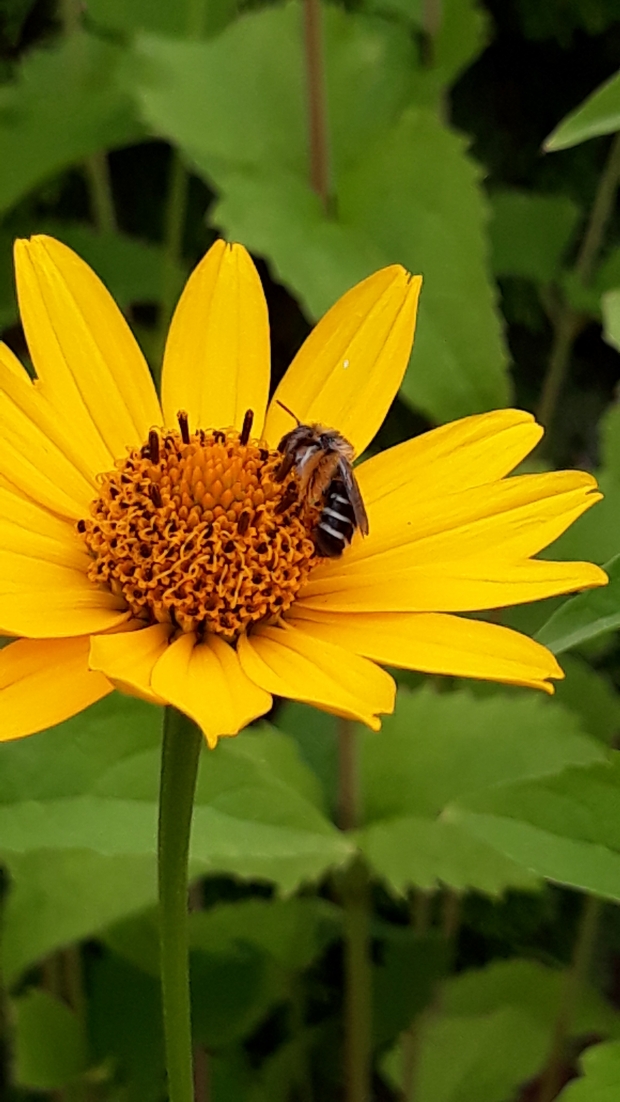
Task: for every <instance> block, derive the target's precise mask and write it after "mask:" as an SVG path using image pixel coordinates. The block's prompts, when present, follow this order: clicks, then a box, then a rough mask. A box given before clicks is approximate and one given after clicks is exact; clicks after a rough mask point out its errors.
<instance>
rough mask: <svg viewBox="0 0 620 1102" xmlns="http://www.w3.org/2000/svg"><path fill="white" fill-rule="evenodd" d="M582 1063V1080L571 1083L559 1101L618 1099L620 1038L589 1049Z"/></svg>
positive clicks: (609, 1101) (579, 1101) (593, 1101)
mask: <svg viewBox="0 0 620 1102" xmlns="http://www.w3.org/2000/svg"><path fill="white" fill-rule="evenodd" d="M579 1063H580V1064H581V1070H582V1073H583V1079H575V1080H574V1081H573V1082H572V1083H569V1084H568V1086H567V1087H566V1088H565V1090H563V1091H562V1093H561V1094H560V1095H559V1099H560V1102H616V1099H617V1097H618V1084H619V1083H620V1041H610V1042H609V1043H608V1044H605V1045H593V1046H592V1047H591V1048H587V1049H586V1050H585V1052H584V1053H583V1054H582V1056H581V1058H580V1061H579Z"/></svg>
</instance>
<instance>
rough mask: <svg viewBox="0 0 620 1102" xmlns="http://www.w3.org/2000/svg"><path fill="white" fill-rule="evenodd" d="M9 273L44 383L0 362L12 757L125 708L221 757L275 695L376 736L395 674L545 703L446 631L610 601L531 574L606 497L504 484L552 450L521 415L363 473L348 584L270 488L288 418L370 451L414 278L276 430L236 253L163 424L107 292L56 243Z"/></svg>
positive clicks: (366, 290)
mask: <svg viewBox="0 0 620 1102" xmlns="http://www.w3.org/2000/svg"><path fill="white" fill-rule="evenodd" d="M15 261H16V275H17V289H18V297H19V305H20V310H21V316H22V321H23V325H24V331H25V334H26V339H27V342H28V347H29V350H30V355H31V357H32V362H33V364H34V367H35V370H36V375H37V379H36V381H35V382H34V383H33V382H32V380H31V379H30V377H29V375H28V374H27V372H26V371H25V369H24V368H23V367H22V366H21V364H20V363H19V362H18V361H17V359H16V358H15V356H14V355H13V354H12V353H11V352H10V350H9V349H8V348H7V347H5V346H0V422H1V426H0V632H2V633H3V634H5V635H13V636H19V637H20V638H19V639H18V640H17V641H16V642H14V643H11V644H10V645H9V646H7V647H6V648H5V649H4V650H3V651H2V652H1V654H0V704H1V715H2V724H1V728H0V738H3V739H10V738H19V737H21V736H23V735H27V734H30V733H32V732H34V731H38V730H41V729H42V728H44V727H48V726H51V725H53V724H55V723H58V722H60V721H61V720H63V719H66V718H67V717H69V716H71V715H74V714H75V713H76V712H78V711H80V710H81V709H82V708H85V707H86V706H87V705H89V704H91V703H92V702H93V701H95V700H97V699H99V698H100V697H103V696H105V694H106V693H108V692H110V691H111V689H112V688H113V687H114V686H116V687H118V688H120V689H124V690H125V691H128V692H131V693H134V694H137V695H140V696H142V697H145V698H146V699H148V700H153V701H157V702H159V703H170V704H173V705H175V706H176V707H177V708H180V709H181V710H182V711H184V712H185V713H187V714H188V715H189V716H191V717H192V718H193V719H194V720H195V721H196V722H197V723H198V724H199V725H200V726H201V727H202V729H203V731H204V733H205V736H206V738H207V740H208V742H209V745H210V746H213V745H215V743H216V741H217V739H218V737H219V736H222V735H234V734H236V733H237V732H238V731H239V730H241V728H242V727H244V726H245V725H246V724H247V723H249V722H250V721H251V720H252V719H254V718H256V717H257V716H260V715H263V714H264V713H265V712H267V711H268V710H269V708H270V706H271V702H272V694H277V695H280V696H285V697H290V698H292V699H294V700H302V701H307V702H309V703H310V704H313V705H315V706H316V707H318V708H323V709H326V710H327V711H330V712H333V713H335V714H337V715H342V716H348V717H352V718H355V719H359V720H361V721H363V722H364V723H366V724H368V725H369V726H370V727H372V728H373V729H378V727H379V726H380V721H379V719H378V716H379V715H380V714H381V713H389V712H390V711H391V710H392V707H393V702H394V691H395V690H394V683H393V680H392V678H391V677H390V676H389V674H388V673H386V672H385V671H384V670H383V669H382V668H381V666H380V665H379V664H378V663H385V664H387V665H391V666H400V667H405V668H411V669H415V670H421V671H426V672H429V673H444V674H453V675H457V676H462V677H476V678H486V679H490V680H496V681H503V682H509V683H513V684H519V685H531V686H535V687H537V688H542V689H546V690H547V691H549V692H551V691H552V686H551V685H550V683H549V680H548V679H549V678H554V677H555V678H557V677H562V671H561V670H560V668H559V666H558V665H557V662H556V661H555V659H554V657H553V656H552V655H551V654H550V653H549V652H548V651H547V650H546V649H545V648H544V647H542V646H540V645H539V644H537V643H535V642H533V641H532V640H531V639H528V638H526V637H524V636H522V635H519V634H518V633H516V632H514V631H511V630H509V629H507V628H504V627H500V626H499V625H495V624H490V623H486V622H482V621H478V620H473V619H471V618H461V617H459V616H456V615H454V613H458V612H468V611H473V610H483V609H491V608H500V607H503V606H506V605H514V604H518V603H520V602H524V601H532V600H536V599H537V598H541V597H549V596H552V595H555V594H560V593H567V592H569V591H571V590H575V589H583V588H586V587H589V586H597V585H604V584H605V582H606V576H605V574H604V573H603V572H602V571H601V570H600V569H599V568H598V567H597V566H593V565H591V564H590V563H571V562H549V561H539V560H536V559H533V558H532V556H533V555H536V554H537V552H539V551H540V550H541V549H542V548H544V547H545V546H546V545H547V544H549V543H550V542H551V541H553V540H554V539H555V538H556V537H557V536H559V535H560V533H561V532H563V531H564V529H565V528H567V527H568V525H569V524H571V523H572V521H573V520H575V519H576V517H578V516H579V515H580V514H581V513H582V512H583V511H584V510H585V509H587V508H589V506H590V505H592V504H593V503H594V502H595V501H597V500H598V499H599V497H600V495H599V494H598V493H597V490H596V483H595V481H594V479H593V478H592V477H590V475H587V474H583V473H580V472H578V471H561V472H556V473H552V474H540V475H523V476H519V477H514V478H510V479H506V478H505V475H507V474H508V473H509V472H510V471H511V470H512V469H513V468H514V467H515V466H516V465H517V464H518V463H519V462H520V461H521V460H522V459H523V457H524V456H525V455H526V454H527V453H528V452H529V451H530V450H531V449H532V448H533V447H534V445H535V444H536V443H537V441H538V440H539V439H540V436H541V432H542V430H541V429H540V428H539V426H537V425H536V424H535V422H534V420H533V418H532V417H531V416H530V415H529V414H527V413H522V412H519V411H517V410H510V409H508V410H500V411H498V412H495V413H487V414H481V415H479V416H473V417H466V418H465V419H463V420H461V421H457V422H455V423H454V424H451V425H445V426H443V427H442V428H438V429H435V430H433V431H432V432H428V433H426V434H425V435H423V436H419V437H416V438H415V439H413V440H410V441H407V442H406V443H404V444H401V445H399V446H398V447H395V448H391V449H390V450H388V451H386V452H384V453H382V454H379V455H376V456H374V457H373V458H371V459H369V460H367V461H366V462H364V463H362V464H361V465H359V466H358V467H357V468H356V475H357V479H358V481H359V486H360V488H361V492H362V497H363V500H364V503H365V507H366V510H367V513H368V518H369V525H370V532H369V535H368V536H367V537H366V538H362V536H361V534H360V533H359V532H357V533H356V535H355V537H354V539H353V542H352V544H351V546H350V547H348V548H347V550H346V551H345V552H344V554H342V555H341V557H338V558H321V557H319V555H318V553H317V551H316V548H315V544H314V541H313V532H314V529H315V527H316V524H317V520H318V517H319V516H320V511H321V510H320V505H316V504H315V505H314V506H308V505H307V503H304V502H303V501H302V500H300V484H299V476H298V474H297V472H296V469H295V468H294V467H293V469H292V470H291V471H290V472H289V474H288V475H286V477H285V478H282V472H281V471H279V470H278V468H279V466H280V463H281V458H282V457H281V455H280V454H279V452H278V450H277V449H278V444H279V442H280V440H281V438H282V436H283V435H284V434H285V433H287V432H288V431H290V430H291V429H292V428H293V427H294V424H293V422H292V418H291V416H290V414H289V413H288V412H287V411H286V409H285V408H284V407H285V406H286V407H288V409H289V410H291V411H293V413H294V414H295V415H296V416H297V417H298V418H299V419H300V420H301V421H302V422H304V423H309V422H319V423H321V424H323V425H326V426H328V427H331V428H335V429H337V430H338V431H339V432H340V433H342V435H343V436H344V437H346V439H347V440H349V441H350V442H351V444H352V445H353V447H354V449H355V453H356V455H360V454H361V452H362V451H363V450H364V449H365V448H366V447H367V446H368V444H369V443H370V442H371V440H372V438H373V437H374V435H375V433H376V431H377V429H378V428H379V426H380V424H381V422H382V421H383V418H384V417H385V414H386V413H387V410H388V408H389V406H390V403H391V402H392V400H393V398H394V395H395V394H396V392H397V390H398V387H399V385H400V382H401V379H402V377H403V374H404V371H405V368H406V365H407V362H408V359H409V352H410V348H411V343H412V340H413V332H414V326H415V317H416V308H417V300H418V295H419V291H420V284H421V280H420V279H419V277H411V276H409V275H408V273H407V272H405V270H404V269H403V268H401V267H400V266H398V265H394V266H392V267H389V268H385V269H384V270H382V271H380V272H377V273H376V274H375V275H373V276H371V277H370V278H369V279H366V280H364V282H363V283H360V284H359V285H358V286H357V287H354V288H353V289H352V290H351V291H349V292H348V293H347V294H346V295H345V296H344V297H343V298H342V299H341V300H340V301H339V302H338V303H336V305H335V306H334V307H333V308H332V309H331V310H330V311H329V312H328V313H327V314H326V316H325V317H324V318H323V319H322V321H321V322H319V324H318V325H317V327H316V328H315V330H314V331H313V333H312V334H311V335H310V337H309V338H308V340H307V341H306V343H305V344H304V346H303V348H302V349H301V351H300V352H299V353H298V355H297V356H296V357H295V360H294V361H293V363H292V365H291V367H290V368H289V370H288V372H287V374H286V376H285V378H284V380H283V381H282V383H281V384H280V386H279V387H278V389H277V390H276V393H275V396H274V398H273V399H272V401H271V402H270V403H269V404H268V390H269V327H268V318H267V308H266V305H265V299H264V296H263V292H262V289H261V285H260V282H259V279H258V276H257V273H256V270H255V268H254V266H253V264H252V261H251V259H250V257H249V256H248V254H247V253H246V251H245V250H244V249H243V248H242V247H241V246H239V245H232V246H230V245H225V244H224V243H223V242H221V241H218V242H217V243H216V244H215V245H214V246H213V248H212V249H211V250H210V251H209V252H208V253H207V255H206V257H205V258H204V259H203V261H202V262H201V263H200V264H199V265H198V267H197V268H196V270H195V271H194V273H193V275H192V276H191V278H190V280H189V282H188V284H187V286H186V288H185V291H184V292H183V295H182V297H181V300H180V302H179V305H178V307H177V310H176V313H175V315H174V318H173V321H172V325H171V328H170V334H169V337H168V342H167V345H166V350H165V356H164V364H163V382H162V404H161V406H160V403H159V400H158V398H157V395H156V392H155V388H154V386H153V383H152V381H151V376H150V374H149V371H148V368H147V365H146V363H145V361H144V359H143V357H142V355H141V353H140V350H139V348H138V346H137V344H136V342H135V340H134V338H133V336H132V334H131V332H130V330H129V328H128V326H127V324H126V322H125V320H124V318H123V316H122V314H121V313H120V311H119V310H118V309H117V307H116V306H115V304H114V302H113V301H112V299H111V297H110V296H109V294H108V293H107V291H106V290H105V288H104V287H103V285H102V284H101V283H100V281H99V280H98V279H97V277H96V276H95V275H94V273H93V272H92V271H91V270H90V268H88V266H87V265H86V264H84V262H83V261H82V260H80V259H79V257H77V256H76V255H75V254H74V253H73V252H71V250H70V249H68V248H66V247H65V246H64V245H62V244H60V243H59V242H58V241H55V240H53V239H51V238H49V237H34V238H33V239H32V240H31V241H19V242H17V245H16V252H15ZM279 403H282V404H279ZM249 411H251V414H249ZM179 415H180V416H179ZM252 415H253V424H252V427H251V435H250V424H249V422H250V417H251V416H252Z"/></svg>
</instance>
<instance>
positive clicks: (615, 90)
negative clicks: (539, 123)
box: [544, 73, 620, 153]
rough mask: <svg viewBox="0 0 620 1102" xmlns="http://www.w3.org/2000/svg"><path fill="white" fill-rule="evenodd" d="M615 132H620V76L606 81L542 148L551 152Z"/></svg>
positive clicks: (616, 75)
mask: <svg viewBox="0 0 620 1102" xmlns="http://www.w3.org/2000/svg"><path fill="white" fill-rule="evenodd" d="M616 130H620V73H616V74H615V75H614V76H613V77H610V79H609V80H606V81H605V83H604V84H601V85H600V87H599V88H597V89H596V91H595V92H593V93H592V95H590V96H588V98H587V99H586V100H584V102H583V103H582V104H580V105H579V107H577V108H576V109H575V110H574V111H571V112H570V114H569V115H567V116H566V118H564V119H562V122H561V123H560V124H559V126H556V128H555V130H554V131H553V132H552V133H551V134H550V135H549V137H548V138H547V140H546V141H545V144H544V148H545V149H546V150H547V152H548V153H554V152H556V151H557V150H558V149H568V148H569V147H570V146H572V145H579V143H580V142H585V141H587V140H588V139H589V138H596V137H597V135H599V134H614V133H615V132H616Z"/></svg>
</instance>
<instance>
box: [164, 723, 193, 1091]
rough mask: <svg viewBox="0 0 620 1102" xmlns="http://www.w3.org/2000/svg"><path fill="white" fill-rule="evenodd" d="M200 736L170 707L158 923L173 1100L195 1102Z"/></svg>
mask: <svg viewBox="0 0 620 1102" xmlns="http://www.w3.org/2000/svg"><path fill="white" fill-rule="evenodd" d="M201 746H202V735H201V733H200V731H199V729H198V727H196V725H195V724H194V723H192V721H191V720H190V719H188V718H187V716H184V715H183V714H182V713H181V712H178V711H177V710H176V708H172V707H167V708H166V710H165V716H164V732H163V743H162V755H161V781H160V791H159V836H158V872H159V923H160V950H161V983H162V1000H163V1011H164V1034H165V1041H166V1063H167V1068H168V1094H169V1102H193V1099H194V1085H193V1070H192V1031H191V1013H190V992H189V954H188V922H187V892H188V884H187V868H188V856H189V838H190V829H191V822H192V810H193V805H194V792H195V789H196V776H197V773H198V761H199V757H200V749H201Z"/></svg>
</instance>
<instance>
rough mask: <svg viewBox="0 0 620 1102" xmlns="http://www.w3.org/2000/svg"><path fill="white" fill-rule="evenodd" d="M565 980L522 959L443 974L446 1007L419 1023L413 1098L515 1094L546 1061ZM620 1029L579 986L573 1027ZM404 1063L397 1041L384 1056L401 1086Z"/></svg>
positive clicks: (465, 1100)
mask: <svg viewBox="0 0 620 1102" xmlns="http://www.w3.org/2000/svg"><path fill="white" fill-rule="evenodd" d="M565 982H566V976H565V973H564V972H562V971H560V970H555V969H551V968H546V967H544V966H543V965H541V964H537V963H535V962H534V961H525V960H516V961H500V962H494V963H492V964H490V965H488V966H487V967H486V968H483V969H480V970H476V971H473V970H472V971H468V972H463V973H461V974H460V975H458V976H455V977H452V978H451V979H448V980H446V981H445V983H444V984H442V986H441V988H440V992H439V995H438V999H437V1002H438V1005H439V1006H440V1007H441V1011H440V1012H439V1013H437V1012H435V1013H432V1012H431V1013H429V1014H427V1015H424V1016H423V1017H422V1019H421V1022H420V1024H419V1026H418V1056H417V1061H416V1067H417V1074H416V1081H415V1088H416V1090H415V1096H416V1099H419V1102H471V1100H472V1099H475V1100H476V1102H505V1100H506V1099H507V1098H512V1097H517V1095H518V1088H519V1087H521V1086H522V1085H523V1083H525V1082H526V1081H527V1080H529V1079H531V1078H533V1077H534V1076H535V1075H536V1074H537V1073H539V1072H540V1070H541V1068H542V1066H543V1065H544V1061H545V1058H546V1056H547V1053H548V1051H549V1045H550V1042H551V1036H552V1030H553V1027H554V1024H555V1021H556V1019H557V1016H558V1013H559V1010H560V1006H561V1003H562V998H563V994H564V987H565ZM618 1029H619V1023H618V1016H617V1014H615V1013H614V1012H613V1011H612V1010H611V1009H610V1008H609V1007H607V1006H606V1004H605V1003H603V1001H602V1000H601V999H600V998H599V997H598V996H597V995H596V994H595V992H594V991H592V990H590V989H588V988H587V987H586V988H582V989H581V991H580V996H579V1003H578V1006H577V1008H576V1013H575V1017H574V1019H573V1021H572V1024H571V1033H572V1034H574V1035H580V1034H584V1033H590V1032H594V1033H598V1034H601V1033H602V1034H603V1035H604V1034H607V1033H616V1034H617V1032H618ZM446 1053H450V1059H449V1060H446ZM401 1068H402V1051H401V1049H400V1047H398V1048H396V1049H395V1050H394V1051H393V1052H392V1053H391V1054H390V1055H389V1057H388V1058H387V1060H386V1070H387V1072H388V1075H389V1076H390V1078H391V1079H392V1081H393V1082H394V1084H395V1085H396V1086H398V1085H400V1082H401V1074H402V1073H401ZM584 1102H585V1099H584Z"/></svg>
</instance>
